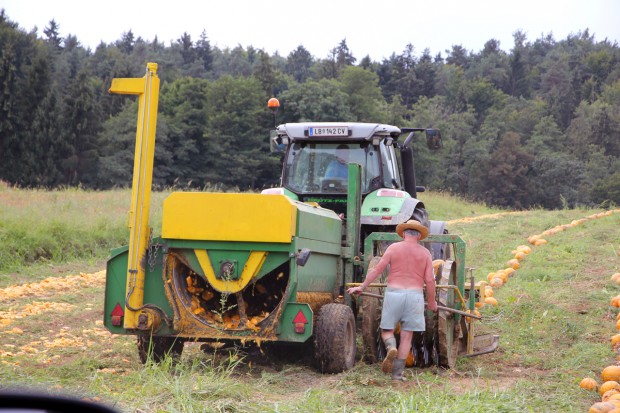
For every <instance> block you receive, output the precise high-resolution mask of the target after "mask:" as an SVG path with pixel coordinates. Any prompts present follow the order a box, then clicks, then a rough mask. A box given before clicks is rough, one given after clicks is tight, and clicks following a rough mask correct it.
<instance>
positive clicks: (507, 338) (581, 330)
mask: <svg viewBox="0 0 620 413" xmlns="http://www.w3.org/2000/svg"><path fill="white" fill-rule="evenodd" d="M164 196H165V193H156V194H154V202H153V205H154V208H153V221H154V222H155V224H154V227H155V228H156V233H157V231H158V228H159V227H160V225H161V223H160V222H161V210H160V208H159V207H155V206H158V205H161V200H162V199H163V198H164ZM421 197H422V199H423V201H424V202H425V204H426V206H427V208H428V209H429V211H430V215H431V219H437V220H439V219H441V220H449V221H453V220H454V221H453V222H452V223H451V224H450V225H449V229H450V232H451V233H455V234H459V235H460V236H461V237H462V238H463V239H464V240H465V242H466V246H467V265H468V266H469V267H473V268H474V270H473V273H474V275H475V276H476V278H477V279H486V275H487V273H489V272H494V271H496V270H498V269H501V268H505V267H506V261H508V260H509V259H511V258H512V254H511V251H512V250H513V249H515V247H517V246H518V245H522V244H527V237H528V236H530V235H533V234H539V233H541V232H543V231H544V230H546V229H549V228H552V227H554V226H556V225H560V224H567V223H570V222H571V221H572V220H575V219H579V218H583V217H586V216H588V215H590V214H593V213H595V212H598V211H599V210H587V209H573V210H559V211H543V210H532V211H526V212H522V213H517V214H501V215H493V214H497V213H503V212H508V211H501V210H496V209H491V208H487V207H484V206H482V205H478V204H474V203H468V202H463V201H460V200H458V199H457V198H454V197H451V196H449V195H446V194H433V193H424V194H421ZM0 202H1V203H2V205H3V207H4V206H5V205H7V206H8V208H2V211H1V212H0V234H1V235H0V236H1V237H3V238H1V239H2V242H1V243H0V256H4V255H2V254H6V253H7V251H10V252H11V253H14V252H15V251H21V250H23V251H24V252H23V253H21V254H23V256H27V253H31V252H29V251H30V249H36V248H39V245H40V244H41V245H44V243H43V242H42V241H41V240H44V239H49V235H48V234H49V233H53V234H54V237H53V238H54V239H56V238H57V239H58V245H55V246H54V247H53V248H52V247H49V248H50V250H52V251H53V250H54V248H62V246H63V245H65V246H70V245H72V246H73V248H74V250H73V252H71V253H70V254H69V253H67V252H57V253H56V255H53V254H52V255H51V256H50V257H46V258H42V257H39V258H36V259H34V262H35V264H31V261H27V260H25V259H22V260H21V261H19V260H18V262H17V263H14V264H10V265H6V266H4V267H2V268H1V269H0V283H1V284H0V288H5V287H6V286H7V285H9V284H14V283H24V282H26V281H28V282H31V281H33V278H35V279H42V278H46V277H48V276H50V275H62V273H59V272H57V266H67V267H66V268H65V270H66V271H69V270H70V269H72V270H74V271H73V273H74V274H75V273H79V272H80V271H86V269H87V268H92V267H96V266H97V265H102V258H103V257H105V256H106V255H107V254H108V249H109V247H115V246H118V245H121V244H123V243H125V242H126V239H127V234H128V230H127V229H126V227H125V217H126V210H127V208H128V205H129V191H125V190H118V191H109V192H101V193H98V192H87V191H81V190H69V191H52V192H46V191H29V190H14V189H4V190H0ZM488 214H492V216H489V217H484V218H481V219H479V220H475V221H471V222H465V221H458V219H459V218H462V217H472V216H474V217H482V216H485V215H488ZM102 222H105V223H106V224H105V225H104V224H102ZM619 226H620V214H614V215H612V216H609V217H605V218H601V219H596V220H591V221H588V222H586V223H584V224H583V225H580V226H578V227H575V228H570V229H567V230H566V231H563V232H560V233H558V234H556V235H554V236H550V237H548V238H547V240H548V244H547V245H544V246H540V247H533V252H532V253H531V254H530V255H529V256H527V258H526V259H525V260H524V261H522V263H521V265H522V266H521V268H520V269H519V270H518V271H517V272H516V275H515V276H514V277H512V278H510V279H509V282H508V283H507V284H506V285H505V286H503V287H502V288H500V289H496V294H495V297H496V298H497V299H498V301H499V305H498V306H497V307H490V306H485V307H484V308H483V309H482V310H481V311H482V313H483V315H484V316H492V315H497V316H498V317H499V321H497V322H495V323H488V322H484V323H482V324H479V325H478V332H480V333H485V332H489V333H494V334H499V335H500V336H501V338H500V347H499V349H498V351H497V352H495V353H493V354H489V355H485V356H481V357H476V358H471V359H468V358H460V359H459V361H458V363H457V366H456V369H455V370H454V371H447V370H442V369H436V368H431V369H407V371H406V374H407V375H408V377H409V378H410V380H409V381H408V382H407V383H404V384H393V383H392V382H391V380H390V379H389V378H388V377H387V376H385V375H383V374H382V373H381V372H380V369H379V367H378V366H377V365H367V364H365V363H363V362H359V363H357V364H356V365H355V367H354V368H353V369H351V370H350V371H347V372H344V373H341V374H336V375H321V374H319V373H317V372H316V371H315V370H314V369H313V368H311V367H309V366H307V365H305V364H303V363H296V364H286V363H285V364H279V365H277V366H275V365H272V364H269V363H267V362H266V361H265V360H264V359H263V358H261V357H260V356H256V355H247V356H244V354H242V353H233V354H231V355H229V354H228V353H225V352H221V353H216V354H204V353H202V352H201V351H199V350H198V344H193V343H192V344H186V350H185V352H184V355H183V357H182V359H181V362H180V363H179V364H177V365H174V366H173V365H172V364H170V363H168V362H167V363H163V364H162V365H147V366H142V365H141V364H140V363H139V360H138V357H137V352H136V348H135V343H134V338H133V337H132V336H129V337H126V336H110V335H106V333H105V332H104V331H103V329H102V328H101V327H100V326H99V325H97V324H96V322H97V321H98V320H100V319H101V316H102V315H101V309H102V308H103V288H104V287H103V285H98V286H89V287H87V288H78V289H76V288H73V289H68V290H67V291H60V292H57V293H53V294H51V293H50V294H40V295H37V296H27V297H18V298H14V299H10V300H8V301H7V300H5V301H2V302H1V303H0V320H1V319H2V316H3V314H4V313H6V312H10V311H13V312H19V311H21V310H22V309H23V308H24V306H25V305H27V304H29V303H32V302H35V301H36V302H42V301H43V302H45V301H53V302H56V303H68V304H72V305H74V306H75V307H73V309H71V310H67V311H64V312H61V311H48V312H43V313H40V314H36V315H25V316H24V317H23V318H19V319H15V320H13V322H12V323H11V324H9V325H7V326H2V325H1V324H0V336H2V338H3V339H2V341H1V342H0V383H4V384H2V385H0V388H5V387H6V386H8V385H9V384H10V385H12V386H20V387H36V388H39V389H42V390H43V391H51V392H56V393H63V394H67V393H68V394H73V395H76V396H77V397H88V398H98V399H101V400H102V401H104V402H106V403H108V404H111V405H114V406H115V407H116V408H117V409H119V410H121V411H126V412H135V411H137V410H138V409H139V410H141V411H144V412H203V411H206V412H224V411H225V412H373V411H374V412H378V411H382V412H409V411H423V412H446V411H450V412H485V413H486V412H490V411H492V412H585V411H587V410H588V408H589V406H590V405H591V404H592V403H594V402H596V401H598V400H599V398H600V396H599V395H598V394H596V393H592V392H586V391H583V390H582V389H580V388H579V386H578V383H579V381H580V380H581V379H582V378H583V377H586V376H589V377H593V378H595V379H597V380H598V381H599V383H600V372H601V371H602V369H603V368H604V367H606V366H607V365H609V364H612V363H613V362H614V354H613V352H612V350H611V348H610V344H609V339H610V337H611V335H613V334H615V333H616V331H615V319H616V313H617V310H616V309H614V308H611V307H610V306H609V300H610V299H611V297H613V296H614V295H616V294H618V293H620V287H618V286H616V285H615V284H614V283H613V282H611V281H610V279H609V278H610V276H611V274H613V273H614V272H617V271H618V270H619V269H620V257H619V256H618V244H619V243H620V236H619V233H618V230H617V228H618V227H619ZM6 228H12V229H11V232H10V233H11V234H22V236H21V238H20V237H17V236H15V235H11V237H10V238H5V236H6V234H8V233H9V231H8V230H6ZM54 231H55V232H54ZM95 234H98V235H95ZM46 237H47V238H46ZM9 239H10V240H11V242H5V240H9ZM95 240H99V241H95ZM48 242H49V241H48ZM93 246H94V247H93ZM20 248H21V250H20ZM93 255H94V257H96V258H93ZM68 263H70V265H69V264H68ZM101 268H102V267H99V268H97V269H101ZM25 274H33V275H32V276H28V277H26V275H25ZM3 312H4V313H3ZM14 327H19V328H20V329H21V330H23V333H22V334H9V333H7V331H8V330H10V329H12V328H14ZM62 337H65V338H66V339H67V340H69V339H71V340H82V342H89V343H90V344H83V345H81V346H79V345H77V344H71V342H70V341H68V343H67V345H65V346H62V347H54V348H47V347H45V343H47V342H50V341H51V340H53V339H59V338H62ZM37 342H38V343H39V344H33V343H37ZM11 346H13V347H11ZM26 347H32V348H34V349H35V350H36V351H37V352H33V353H30V354H22V355H14V356H7V355H4V356H3V355H2V353H1V352H13V353H17V352H18V351H19V350H20V349H23V348H26Z"/></svg>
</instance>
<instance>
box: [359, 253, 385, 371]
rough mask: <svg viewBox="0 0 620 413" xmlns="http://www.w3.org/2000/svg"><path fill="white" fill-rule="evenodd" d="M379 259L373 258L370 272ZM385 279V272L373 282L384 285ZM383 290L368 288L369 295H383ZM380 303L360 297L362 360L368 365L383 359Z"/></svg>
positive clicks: (376, 299)
mask: <svg viewBox="0 0 620 413" xmlns="http://www.w3.org/2000/svg"><path fill="white" fill-rule="evenodd" d="M380 259H381V257H373V258H372V259H371V260H370V263H369V264H368V271H370V270H371V269H372V268H373V267H374V266H375V265H377V263H378V262H379V260H380ZM386 279H387V274H386V271H384V272H383V273H382V274H381V275H380V277H379V278H378V279H377V280H376V281H375V282H378V283H384V282H385V280H386ZM383 290H384V289H383V288H368V292H369V293H373V294H378V295H383ZM380 323H381V302H380V301H379V299H378V298H374V297H362V344H363V348H364V358H365V360H366V361H367V362H368V363H371V364H373V363H377V362H378V361H381V360H383V358H384V357H385V346H384V344H383V340H382V339H381V328H379V324H380Z"/></svg>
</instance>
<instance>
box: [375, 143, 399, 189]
mask: <svg viewBox="0 0 620 413" xmlns="http://www.w3.org/2000/svg"><path fill="white" fill-rule="evenodd" d="M379 147H380V148H381V166H382V168H383V185H384V186H385V187H386V188H401V187H402V185H401V183H400V176H399V174H398V170H397V169H396V165H397V160H396V154H395V153H394V148H393V147H392V146H389V147H387V146H385V145H384V144H383V142H381V144H380V146H379Z"/></svg>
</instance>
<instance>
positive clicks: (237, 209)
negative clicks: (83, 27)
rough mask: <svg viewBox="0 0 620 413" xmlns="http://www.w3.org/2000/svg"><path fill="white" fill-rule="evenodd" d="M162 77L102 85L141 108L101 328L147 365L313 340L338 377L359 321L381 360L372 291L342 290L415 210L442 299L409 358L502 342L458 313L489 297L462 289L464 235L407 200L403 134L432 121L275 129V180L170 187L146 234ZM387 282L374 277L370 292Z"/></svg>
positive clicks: (348, 363) (411, 189)
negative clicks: (355, 294)
mask: <svg viewBox="0 0 620 413" xmlns="http://www.w3.org/2000/svg"><path fill="white" fill-rule="evenodd" d="M158 86H159V80H158V78H157V68H156V65H155V64H149V65H148V66H147V74H146V75H145V76H144V77H143V78H138V79H114V80H113V84H112V87H111V89H110V90H111V92H113V93H124V94H136V95H139V96H140V105H139V113H138V131H137V134H136V156H135V166H134V182H133V186H132V206H131V211H130V219H129V222H130V242H129V245H128V246H126V247H121V248H118V249H115V250H113V251H112V254H111V257H110V259H109V260H108V264H107V274H106V292H105V312H104V324H105V326H106V327H107V328H108V329H109V331H110V332H112V333H115V334H131V335H136V336H137V341H138V352H139V354H140V358H141V360H142V361H143V362H146V360H147V359H148V358H149V357H152V358H153V359H154V360H155V361H160V360H161V359H162V358H163V357H164V356H165V355H167V354H170V355H172V356H179V355H180V354H181V352H182V350H183V345H184V342H186V341H201V342H205V343H211V344H213V343H246V344H247V343H250V342H253V343H256V344H258V345H259V346H261V347H262V348H267V349H274V348H277V349H279V350H282V349H284V350H285V351H286V350H287V349H290V350H292V349H294V348H307V347H308V346H309V347H311V348H312V351H313V355H314V360H315V362H316V366H317V368H318V369H319V370H320V371H322V372H326V373H335V372H340V371H344V370H347V369H350V368H351V367H353V365H354V363H355V361H356V351H357V348H356V334H357V330H358V328H357V327H358V326H359V323H361V330H362V336H363V341H364V349H365V350H364V357H365V358H366V359H367V360H369V361H376V360H379V359H380V358H381V357H382V354H381V345H380V343H379V342H380V340H378V338H379V329H378V312H379V309H380V300H379V299H377V298H375V297H370V296H367V297H364V298H363V303H362V305H359V304H360V303H359V302H357V301H356V300H353V299H352V298H351V297H349V296H345V294H344V290H345V288H346V286H348V285H355V283H357V282H360V281H361V279H362V275H363V274H364V273H365V271H366V270H367V268H368V266H369V265H372V262H373V258H374V257H377V256H379V255H381V253H382V251H383V249H384V248H385V245H386V244H387V243H389V242H393V241H396V240H397V236H396V234H394V231H393V230H394V227H395V226H396V225H397V224H398V223H400V222H404V221H406V220H408V219H410V218H412V217H413V218H415V219H418V220H420V221H421V222H423V223H425V225H429V226H430V229H431V234H433V235H430V236H429V243H428V247H429V248H430V249H431V251H432V253H433V256H434V257H436V258H440V259H442V260H443V263H444V264H443V265H442V268H441V269H440V270H438V273H437V274H438V281H439V282H438V284H440V288H439V291H440V292H439V301H440V302H441V304H442V305H444V306H445V307H446V308H447V309H448V311H440V312H438V313H432V312H429V313H428V319H429V320H428V322H427V325H428V329H427V331H426V332H425V333H423V334H419V336H418V337H416V338H415V339H414V352H415V355H416V360H419V361H418V363H417V365H420V366H422V365H430V364H433V363H434V364H438V365H442V366H447V367H451V366H453V365H454V362H455V360H456V356H457V355H459V354H465V355H476V354H482V353H484V352H489V351H493V350H494V349H495V347H497V337H496V336H492V337H491V338H490V339H489V338H484V336H480V337H474V334H473V318H472V317H467V319H466V318H465V317H462V316H461V315H460V314H459V313H461V314H464V313H463V312H462V311H460V310H465V309H469V310H470V311H472V312H473V310H474V305H475V301H476V300H483V299H484V294H483V292H484V288H483V287H484V285H477V286H475V285H473V281H471V282H470V283H469V284H468V285H467V286H466V285H465V284H466V283H465V267H464V256H465V244H464V243H463V242H462V240H461V239H460V238H459V237H457V236H454V235H448V234H446V230H445V225H444V223H441V222H433V221H428V217H427V213H426V210H425V208H424V205H423V203H422V202H421V201H419V200H417V199H416V198H415V195H416V192H417V191H420V190H421V188H419V187H416V185H415V176H414V172H413V170H414V169H413V156H412V153H411V149H410V146H409V144H410V142H411V140H412V139H413V138H414V136H415V135H414V134H415V132H418V131H420V132H425V135H426V138H427V141H428V142H429V144H430V145H431V146H432V147H433V148H437V147H438V146H440V133H439V131H438V130H436V129H428V130H420V129H415V130H407V129H399V128H397V127H394V126H389V125H381V124H362V123H345V122H343V123H337V124H336V123H320V124H319V123H297V124H285V125H281V126H279V127H277V128H276V130H275V131H273V132H272V134H271V143H272V146H273V148H274V150H282V151H284V152H285V156H284V170H283V174H282V187H281V188H273V189H269V190H266V191H263V193H261V194H250V193H244V194H222V193H201V192H175V193H172V194H171V195H170V196H169V197H168V198H167V199H166V200H165V201H164V205H163V216H162V233H161V235H160V236H153V235H152V232H151V230H150V227H149V225H148V215H149V205H150V190H151V178H152V169H153V148H154V144H155V124H156V123H155V120H156V113H157V93H158ZM403 132H407V133H408V136H407V138H406V139H405V140H404V141H403V143H402V144H401V143H399V140H398V139H399V137H400V135H401V133H403ZM395 148H397V149H398V150H400V151H401V159H402V163H403V164H402V165H398V163H397V161H396V159H397V157H396V156H395V155H396V154H395ZM401 171H402V174H401ZM452 254H454V255H455V259H454V261H451V260H450V259H449V258H450V257H451V255H452ZM441 286H443V287H441ZM383 287H384V284H381V283H378V284H376V285H374V286H373V288H375V292H377V293H380V292H381V289H382V288H383ZM271 353H272V354H274V353H275V354H278V353H277V352H271ZM280 354H281V353H280Z"/></svg>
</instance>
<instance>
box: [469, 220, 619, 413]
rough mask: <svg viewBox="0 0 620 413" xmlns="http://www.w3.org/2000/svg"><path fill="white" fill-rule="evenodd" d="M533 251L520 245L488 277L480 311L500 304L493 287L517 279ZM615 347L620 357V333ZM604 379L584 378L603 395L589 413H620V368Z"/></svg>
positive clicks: (539, 237) (541, 239)
mask: <svg viewBox="0 0 620 413" xmlns="http://www.w3.org/2000/svg"><path fill="white" fill-rule="evenodd" d="M618 212H620V209H614V210H609V211H606V212H600V213H597V214H592V215H589V216H587V217H585V218H582V219H577V220H574V221H572V222H571V223H570V224H563V225H557V226H555V227H553V228H550V229H548V230H546V231H543V232H542V233H540V234H536V235H532V236H530V237H529V238H528V239H527V240H528V242H529V243H530V244H531V245H532V246H535V247H539V246H541V245H545V244H547V240H546V239H545V238H546V237H549V236H552V235H555V234H557V233H559V232H562V231H565V230H567V229H569V228H574V227H576V226H578V225H581V224H583V223H584V222H586V221H589V220H592V219H597V218H603V217H606V216H610V215H612V214H614V213H618ZM531 252H532V249H531V247H529V246H527V245H519V246H518V247H517V248H516V249H514V250H513V251H512V254H513V255H514V258H513V259H511V260H509V261H508V262H507V263H506V266H507V267H506V268H504V269H500V270H498V271H496V272H492V273H489V274H488V276H487V279H488V281H489V284H490V285H487V286H485V294H484V295H485V299H484V303H476V307H477V308H480V307H482V306H484V304H485V303H486V304H490V305H497V304H498V301H497V299H496V298H495V297H494V296H493V295H494V292H493V287H496V288H497V287H501V286H503V285H504V284H506V283H507V282H508V278H509V277H511V276H513V275H514V274H515V271H516V270H518V269H519V268H520V267H521V264H520V261H522V260H524V259H525V258H526V257H527V256H528V255H529V254H530V253H531ZM618 255H620V249H619V250H618ZM611 278H612V280H613V281H614V282H615V283H616V284H618V285H620V272H618V273H615V274H614V275H612V277H611ZM611 305H612V306H614V307H617V308H620V294H619V295H617V296H615V297H614V298H613V299H612V300H611ZM477 315H479V314H477ZM616 329H617V330H618V331H620V313H618V316H617V318H616ZM611 345H612V347H613V349H614V351H616V352H617V353H619V354H620V333H619V334H616V335H614V336H613V337H612V338H611ZM618 361H619V363H620V356H618ZM601 378H602V379H603V384H602V385H601V386H600V387H599V385H598V383H597V382H596V380H594V379H592V378H589V377H586V378H584V379H583V380H582V381H581V383H580V386H581V387H582V388H584V389H586V390H593V391H596V390H599V391H600V394H601V398H602V399H601V402H597V403H594V404H593V405H592V406H591V407H590V409H589V410H588V413H620V366H617V365H614V366H608V367H606V368H605V369H604V370H603V372H602V374H601Z"/></svg>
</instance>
